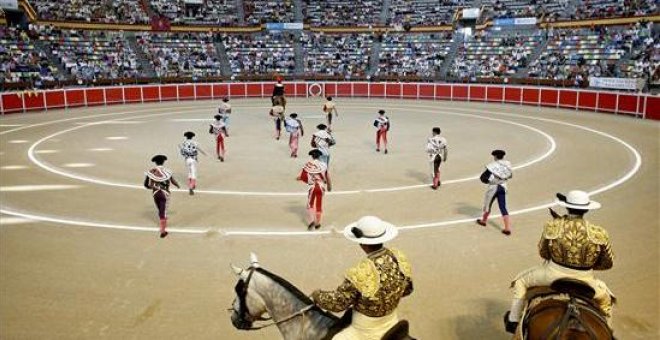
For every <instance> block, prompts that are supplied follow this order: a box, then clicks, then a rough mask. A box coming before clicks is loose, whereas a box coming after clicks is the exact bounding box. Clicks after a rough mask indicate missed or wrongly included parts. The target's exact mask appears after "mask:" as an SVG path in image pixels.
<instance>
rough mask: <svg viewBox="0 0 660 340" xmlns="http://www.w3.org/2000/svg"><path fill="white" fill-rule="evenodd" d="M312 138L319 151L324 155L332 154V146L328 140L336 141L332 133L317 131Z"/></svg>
mask: <svg viewBox="0 0 660 340" xmlns="http://www.w3.org/2000/svg"><path fill="white" fill-rule="evenodd" d="M312 138H313V140H314V142H315V143H316V148H317V149H319V150H320V151H321V152H323V154H324V155H329V154H330V144H329V143H328V139H330V140H332V141H334V140H335V139H334V138H333V137H332V135H331V134H330V133H328V131H326V130H319V131H316V132H315V133H314V135H313V136H312Z"/></svg>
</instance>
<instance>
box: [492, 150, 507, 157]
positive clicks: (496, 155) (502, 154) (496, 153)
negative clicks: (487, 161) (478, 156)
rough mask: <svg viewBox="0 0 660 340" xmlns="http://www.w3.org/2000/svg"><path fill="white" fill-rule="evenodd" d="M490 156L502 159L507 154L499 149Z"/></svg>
mask: <svg viewBox="0 0 660 340" xmlns="http://www.w3.org/2000/svg"><path fill="white" fill-rule="evenodd" d="M490 155H491V156H495V157H498V158H502V157H504V155H506V152H505V151H504V150H499V149H498V150H493V152H491V153H490Z"/></svg>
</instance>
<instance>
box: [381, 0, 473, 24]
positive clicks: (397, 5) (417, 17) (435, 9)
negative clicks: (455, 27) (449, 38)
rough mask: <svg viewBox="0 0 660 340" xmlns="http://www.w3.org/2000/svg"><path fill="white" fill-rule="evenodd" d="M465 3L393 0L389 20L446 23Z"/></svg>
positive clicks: (413, 22) (411, 22)
mask: <svg viewBox="0 0 660 340" xmlns="http://www.w3.org/2000/svg"><path fill="white" fill-rule="evenodd" d="M466 3H467V1H465V0H442V1H438V0H420V1H408V0H393V1H392V4H391V5H390V22H391V23H392V24H403V23H406V22H407V23H409V24H410V25H413V26H418V25H424V26H433V25H446V24H450V23H451V22H452V18H453V16H454V14H455V12H456V10H457V9H458V8H459V7H460V6H463V5H465V4H466Z"/></svg>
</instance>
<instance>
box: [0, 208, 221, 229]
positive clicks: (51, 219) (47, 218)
mask: <svg viewBox="0 0 660 340" xmlns="http://www.w3.org/2000/svg"><path fill="white" fill-rule="evenodd" d="M0 213H3V214H5V215H11V216H15V217H22V218H26V219H31V220H35V221H41V222H51V223H59V224H66V225H74V226H79V227H94V228H106V229H118V230H129V231H148V232H157V231H158V230H159V229H158V228H157V227H140V226H131V225H118V224H109V223H98V222H91V221H76V220H69V219H64V218H57V217H50V216H43V215H34V214H30V213H22V212H17V211H13V210H9V209H6V208H0ZM167 231H168V232H171V233H180V234H206V233H208V232H209V231H210V229H196V228H185V229H182V228H167Z"/></svg>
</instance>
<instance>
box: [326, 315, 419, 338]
mask: <svg viewBox="0 0 660 340" xmlns="http://www.w3.org/2000/svg"><path fill="white" fill-rule="evenodd" d="M352 319H353V310H352V309H349V310H347V311H346V312H345V313H344V315H342V317H341V318H340V319H339V320H337V322H335V324H334V325H332V327H330V329H329V330H328V333H327V334H326V335H325V337H323V339H321V340H332V338H333V337H334V336H335V335H337V334H339V332H341V331H343V330H344V329H346V328H347V327H348V326H349V325H350V324H351V320H352ZM409 329H410V324H409V323H408V320H401V321H399V322H397V324H396V325H394V326H393V327H392V328H390V329H389V330H388V331H387V333H385V334H384V335H383V337H382V338H381V340H415V338H413V337H411V336H410V335H409V334H408V331H409Z"/></svg>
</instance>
